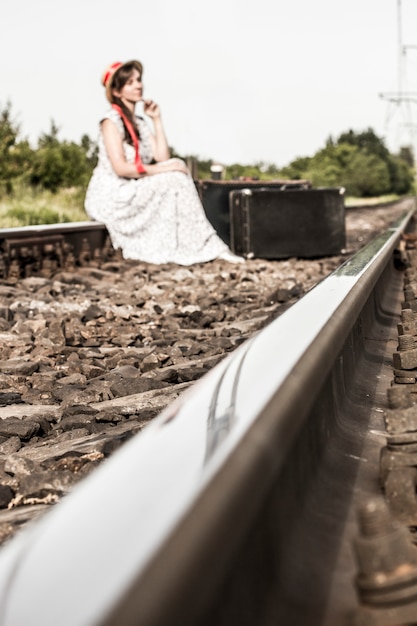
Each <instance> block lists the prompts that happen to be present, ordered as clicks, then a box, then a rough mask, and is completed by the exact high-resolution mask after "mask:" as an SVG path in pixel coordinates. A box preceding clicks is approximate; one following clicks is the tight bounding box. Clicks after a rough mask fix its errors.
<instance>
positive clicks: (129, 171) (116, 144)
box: [101, 118, 188, 178]
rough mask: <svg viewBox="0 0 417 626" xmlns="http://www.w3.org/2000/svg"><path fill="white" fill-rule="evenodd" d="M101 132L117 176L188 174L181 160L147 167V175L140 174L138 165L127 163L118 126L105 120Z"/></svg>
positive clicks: (137, 176)
mask: <svg viewBox="0 0 417 626" xmlns="http://www.w3.org/2000/svg"><path fill="white" fill-rule="evenodd" d="M101 132H102V133H103V140H104V145H105V148H106V152H107V155H108V157H109V160H110V163H111V166H112V168H113V170H114V171H115V173H116V174H117V176H121V177H123V178H141V177H142V176H146V175H148V176H149V175H152V174H161V173H162V172H184V173H185V174H186V173H187V172H188V170H187V168H186V166H185V164H184V163H183V162H182V161H180V160H179V159H171V160H170V161H168V162H167V163H156V164H154V165H145V166H144V167H145V170H146V171H145V173H142V174H139V172H138V171H137V169H136V165H135V164H134V163H130V162H129V161H126V157H125V153H124V150H123V139H122V136H121V134H120V131H119V129H118V128H117V126H116V124H115V123H114V122H113V121H112V120H110V119H108V118H107V119H105V120H103V121H102V123H101Z"/></svg>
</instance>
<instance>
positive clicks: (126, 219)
mask: <svg viewBox="0 0 417 626" xmlns="http://www.w3.org/2000/svg"><path fill="white" fill-rule="evenodd" d="M106 118H109V119H111V120H112V121H113V122H114V123H115V124H116V126H117V128H118V129H119V131H120V133H121V135H122V137H124V127H123V123H122V120H121V118H120V116H119V114H118V113H117V111H115V110H113V109H111V110H110V111H108V113H107V114H106V115H105V116H104V117H103V119H106ZM137 122H138V127H139V132H140V154H141V158H142V161H143V163H144V164H147V163H150V162H151V161H152V151H151V143H150V133H151V131H150V128H149V126H148V124H147V122H146V121H145V120H144V119H143V118H140V117H137ZM123 148H124V152H125V156H126V159H127V160H128V161H130V162H132V163H133V162H134V160H135V150H134V148H133V146H131V145H130V144H128V143H127V142H125V141H124V142H123ZM98 149H99V156H98V163H97V166H96V168H95V169H94V172H93V175H92V177H91V180H90V182H89V185H88V189H87V194H86V199H85V209H86V212H87V214H88V215H89V216H90V217H91V218H92V219H93V220H97V221H100V222H103V223H104V224H105V225H106V227H107V230H108V232H109V235H110V238H111V241H112V244H113V246H114V247H115V248H120V249H121V251H122V254H123V257H124V258H126V259H135V260H140V261H146V262H148V263H158V264H160V263H177V264H180V265H192V264H193V263H203V262H206V261H211V260H212V259H215V258H216V257H218V256H219V255H221V254H222V253H224V252H226V251H227V250H228V247H227V245H226V244H225V243H224V242H223V241H222V240H221V239H220V238H219V237H218V236H217V234H216V232H215V230H214V229H213V227H212V225H211V224H210V222H209V221H208V220H207V218H206V215H205V213H204V209H203V207H202V204H201V202H200V198H199V196H198V193H197V191H196V188H195V185H194V182H193V180H192V178H191V176H189V175H186V174H184V173H182V172H165V173H163V174H155V175H152V176H144V177H142V178H138V179H133V178H122V177H120V176H117V174H116V173H115V172H114V170H113V168H112V166H111V163H110V160H109V157H108V156H107V152H106V149H105V146H104V141H103V136H102V133H101V132H100V135H99V141H98Z"/></svg>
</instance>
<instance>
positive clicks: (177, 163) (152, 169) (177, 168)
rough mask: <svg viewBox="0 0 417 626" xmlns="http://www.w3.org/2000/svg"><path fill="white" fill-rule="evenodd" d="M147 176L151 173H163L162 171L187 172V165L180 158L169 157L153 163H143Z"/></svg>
mask: <svg viewBox="0 0 417 626" xmlns="http://www.w3.org/2000/svg"><path fill="white" fill-rule="evenodd" d="M145 168H146V173H147V174H148V176H152V175H153V174H163V173H164V172H182V173H183V174H189V171H188V167H187V165H186V164H185V163H184V161H182V160H181V159H177V158H174V159H169V160H168V161H164V162H162V163H154V164H153V165H145Z"/></svg>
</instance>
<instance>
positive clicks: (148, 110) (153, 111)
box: [143, 100, 161, 120]
mask: <svg viewBox="0 0 417 626" xmlns="http://www.w3.org/2000/svg"><path fill="white" fill-rule="evenodd" d="M143 112H144V113H145V115H147V116H148V117H150V118H151V119H153V120H154V119H156V118H157V117H160V116H161V111H160V110H159V106H158V105H157V104H156V102H154V101H153V100H144V101H143Z"/></svg>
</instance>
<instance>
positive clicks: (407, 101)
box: [379, 0, 417, 160]
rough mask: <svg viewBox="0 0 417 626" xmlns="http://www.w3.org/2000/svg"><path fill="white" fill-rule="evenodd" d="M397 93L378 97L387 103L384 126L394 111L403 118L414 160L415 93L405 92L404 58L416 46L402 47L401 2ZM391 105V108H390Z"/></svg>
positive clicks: (398, 30)
mask: <svg viewBox="0 0 417 626" xmlns="http://www.w3.org/2000/svg"><path fill="white" fill-rule="evenodd" d="M397 37H398V45H397V54H398V58H397V91H394V92H388V93H381V94H379V96H380V97H381V98H382V99H383V100H386V101H387V102H388V110H387V119H386V125H388V122H389V121H390V119H391V118H392V117H393V116H394V113H395V112H396V111H398V112H399V114H400V115H402V117H403V120H404V121H403V125H404V126H406V127H407V128H408V130H409V133H410V135H409V137H410V140H409V141H410V145H411V148H412V151H413V157H414V160H416V158H417V154H416V131H417V126H416V124H415V123H413V115H412V106H411V105H413V104H417V91H407V90H405V80H406V73H405V72H406V56H407V50H409V49H417V45H404V44H403V37H402V11H401V0H397ZM390 105H393V106H390Z"/></svg>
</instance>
